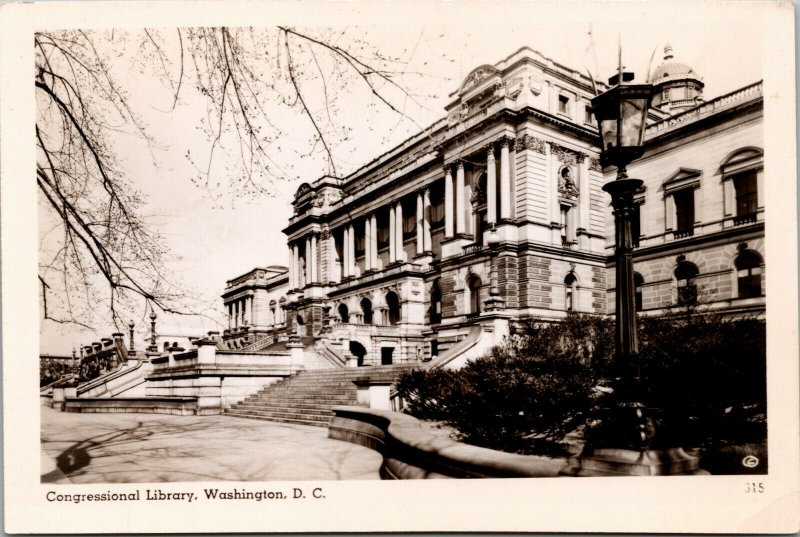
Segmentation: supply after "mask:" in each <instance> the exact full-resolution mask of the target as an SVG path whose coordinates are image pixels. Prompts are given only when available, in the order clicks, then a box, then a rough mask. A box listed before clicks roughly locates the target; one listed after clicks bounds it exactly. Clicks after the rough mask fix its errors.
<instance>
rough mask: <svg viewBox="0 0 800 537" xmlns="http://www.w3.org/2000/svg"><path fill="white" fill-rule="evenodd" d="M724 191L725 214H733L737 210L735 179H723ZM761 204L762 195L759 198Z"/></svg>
mask: <svg viewBox="0 0 800 537" xmlns="http://www.w3.org/2000/svg"><path fill="white" fill-rule="evenodd" d="M722 193H723V206H724V211H725V212H724V214H725V216H731V215H732V214H733V213H734V211H735V210H736V193H735V192H734V189H733V179H731V178H727V179H725V180H724V181H722ZM758 201H759V204H760V203H761V197H759V198H758Z"/></svg>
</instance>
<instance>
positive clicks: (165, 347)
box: [164, 341, 169, 352]
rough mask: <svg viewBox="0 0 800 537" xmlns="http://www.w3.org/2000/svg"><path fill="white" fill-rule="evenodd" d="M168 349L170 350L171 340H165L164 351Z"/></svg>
mask: <svg viewBox="0 0 800 537" xmlns="http://www.w3.org/2000/svg"><path fill="white" fill-rule="evenodd" d="M167 350H169V341H165V342H164V352H166V351H167Z"/></svg>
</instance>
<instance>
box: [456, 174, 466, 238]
mask: <svg viewBox="0 0 800 537" xmlns="http://www.w3.org/2000/svg"><path fill="white" fill-rule="evenodd" d="M464 210H465V208H464V163H463V162H461V161H459V163H458V164H456V233H464Z"/></svg>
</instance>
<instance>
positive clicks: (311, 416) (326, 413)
mask: <svg viewBox="0 0 800 537" xmlns="http://www.w3.org/2000/svg"><path fill="white" fill-rule="evenodd" d="M233 412H236V413H237V414H248V415H254V416H272V417H278V418H294V419H306V420H312V421H325V420H328V419H330V417H331V416H333V412H332V411H330V410H323V411H319V412H314V413H310V412H303V411H299V410H292V409H287V408H273V409H258V410H252V409H248V408H243V409H236V410H235V411H233Z"/></svg>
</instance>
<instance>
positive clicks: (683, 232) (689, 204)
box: [672, 188, 694, 237]
mask: <svg viewBox="0 0 800 537" xmlns="http://www.w3.org/2000/svg"><path fill="white" fill-rule="evenodd" d="M672 199H673V200H674V201H675V235H676V236H682V237H685V236H688V235H693V234H694V188H684V189H681V190H678V191H676V192H675V193H674V194H672Z"/></svg>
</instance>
